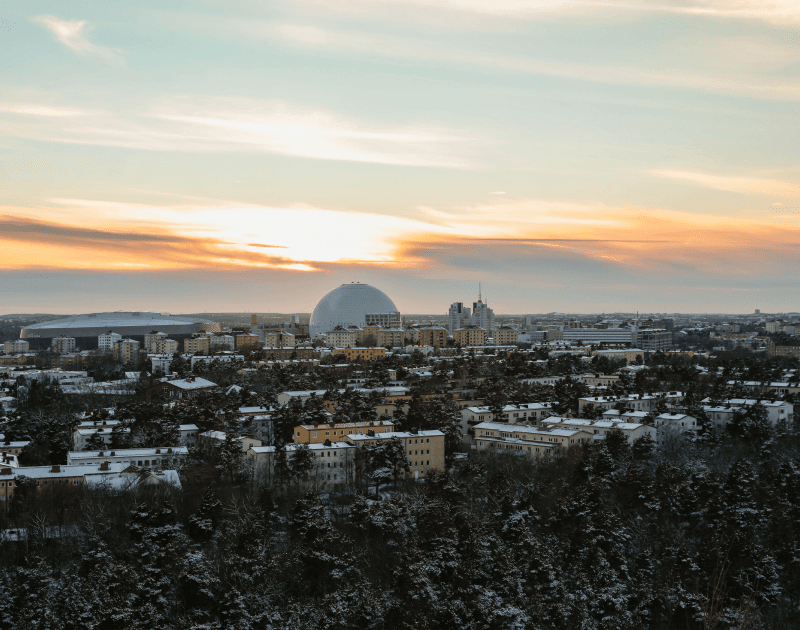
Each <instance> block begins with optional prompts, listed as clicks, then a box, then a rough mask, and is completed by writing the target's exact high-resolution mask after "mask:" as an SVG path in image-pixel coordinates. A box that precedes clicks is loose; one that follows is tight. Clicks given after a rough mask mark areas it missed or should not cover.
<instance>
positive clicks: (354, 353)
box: [333, 347, 386, 361]
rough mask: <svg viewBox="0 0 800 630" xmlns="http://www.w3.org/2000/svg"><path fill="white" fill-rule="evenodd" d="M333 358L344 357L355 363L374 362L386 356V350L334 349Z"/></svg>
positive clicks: (376, 348)
mask: <svg viewBox="0 0 800 630" xmlns="http://www.w3.org/2000/svg"><path fill="white" fill-rule="evenodd" d="M333 356H344V357H345V358H346V359H347V360H348V361H355V360H356V359H361V360H363V361H374V360H375V359H382V358H384V357H385V356H386V348H382V347H375V348H359V347H355V348H334V349H333Z"/></svg>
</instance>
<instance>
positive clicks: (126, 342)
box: [114, 339, 139, 365]
mask: <svg viewBox="0 0 800 630" xmlns="http://www.w3.org/2000/svg"><path fill="white" fill-rule="evenodd" d="M114 358H115V359H116V360H117V361H119V362H120V363H128V364H131V365H136V364H137V363H139V342H138V341H135V340H134V339H120V340H119V341H115V342H114Z"/></svg>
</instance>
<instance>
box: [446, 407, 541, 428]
mask: <svg viewBox="0 0 800 630" xmlns="http://www.w3.org/2000/svg"><path fill="white" fill-rule="evenodd" d="M552 407H553V404H552V403H550V402H541V403H522V404H519V405H505V406H504V407H503V413H502V414H501V416H500V417H499V418H495V417H494V414H493V413H492V412H491V410H490V409H489V407H486V406H477V407H467V408H466V409H462V410H461V425H462V429H463V430H464V433H465V434H466V432H467V430H468V428H469V427H474V426H475V425H478V424H480V423H481V422H497V423H502V422H505V423H508V424H532V425H534V426H538V425H539V423H540V422H541V420H543V419H544V418H548V417H550V416H551V415H553V411H552Z"/></svg>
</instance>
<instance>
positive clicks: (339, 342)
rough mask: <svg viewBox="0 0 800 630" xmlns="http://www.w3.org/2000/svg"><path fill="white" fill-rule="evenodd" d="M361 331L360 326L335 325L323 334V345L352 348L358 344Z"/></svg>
mask: <svg viewBox="0 0 800 630" xmlns="http://www.w3.org/2000/svg"><path fill="white" fill-rule="evenodd" d="M362 332H363V331H362V330H361V329H360V328H357V327H352V328H344V327H343V326H337V327H336V328H334V329H333V330H329V331H328V332H327V333H326V334H325V345H327V346H328V347H329V348H336V349H342V348H352V347H354V346H356V345H357V344H358V341H359V337H360V335H361V333H362Z"/></svg>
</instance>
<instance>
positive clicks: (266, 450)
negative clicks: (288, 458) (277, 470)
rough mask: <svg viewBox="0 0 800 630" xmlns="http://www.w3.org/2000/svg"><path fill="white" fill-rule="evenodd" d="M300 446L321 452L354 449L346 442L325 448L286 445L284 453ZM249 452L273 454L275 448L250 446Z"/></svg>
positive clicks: (313, 445) (334, 443) (324, 446)
mask: <svg viewBox="0 0 800 630" xmlns="http://www.w3.org/2000/svg"><path fill="white" fill-rule="evenodd" d="M301 446H308V450H310V451H322V450H328V449H335V448H355V445H353V444H350V443H348V442H331V444H330V446H327V445H325V444H306V445H301V444H287V445H286V447H285V448H286V452H287V453H291V452H293V451H296V450H297V449H299V448H300V447H301ZM250 450H251V451H253V452H254V453H256V454H258V453H274V452H275V450H276V447H274V446H251V447H250Z"/></svg>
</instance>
